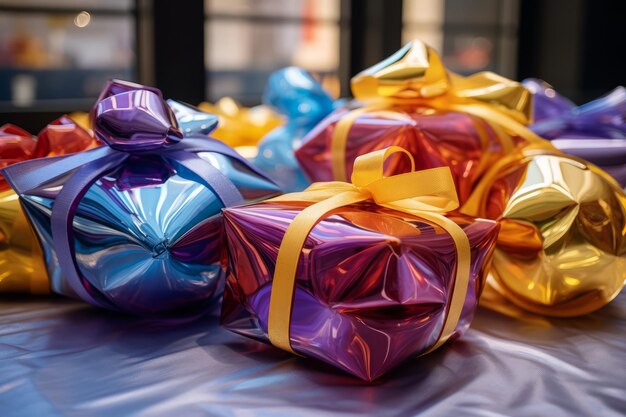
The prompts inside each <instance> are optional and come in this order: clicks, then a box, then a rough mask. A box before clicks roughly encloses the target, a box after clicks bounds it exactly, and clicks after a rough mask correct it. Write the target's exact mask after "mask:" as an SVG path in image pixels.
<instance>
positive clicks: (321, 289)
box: [222, 147, 498, 380]
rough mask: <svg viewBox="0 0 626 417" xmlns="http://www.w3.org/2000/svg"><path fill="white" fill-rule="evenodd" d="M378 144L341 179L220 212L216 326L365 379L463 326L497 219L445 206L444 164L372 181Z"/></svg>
mask: <svg viewBox="0 0 626 417" xmlns="http://www.w3.org/2000/svg"><path fill="white" fill-rule="evenodd" d="M390 149H391V150H392V153H393V152H398V151H397V149H400V150H401V151H402V152H406V151H404V150H402V149H401V148H398V147H392V148H390ZM388 151H389V150H388V149H385V150H381V151H378V152H373V153H371V154H367V155H365V156H362V157H359V158H357V160H356V162H355V171H354V173H353V176H352V179H353V181H352V182H353V183H352V184H349V183H343V182H329V183H316V184H313V185H311V186H310V187H309V188H308V189H307V190H305V191H303V192H301V193H293V194H286V195H284V196H281V197H278V198H276V199H273V200H269V201H267V202H263V203H259V204H254V205H249V206H244V207H235V208H228V209H226V210H225V211H224V217H225V228H226V238H227V244H228V255H229V259H228V262H229V263H228V265H229V268H228V271H229V272H228V275H227V280H226V288H225V293H224V304H223V308H222V323H223V325H224V326H226V328H228V329H230V330H232V331H234V332H237V333H239V334H242V335H245V336H248V337H251V338H254V339H257V340H259V341H263V342H270V343H272V344H273V345H275V346H277V347H280V348H281V349H284V350H287V351H291V352H295V353H297V354H299V355H304V356H309V357H312V358H316V359H318V360H321V361H324V362H327V363H329V364H331V365H334V366H336V367H338V368H340V369H342V370H344V371H346V372H349V373H351V374H353V375H356V376H357V377H359V378H362V379H365V380H373V379H376V378H378V377H380V376H381V375H383V374H384V373H385V372H387V371H389V370H390V369H392V368H394V367H395V366H397V365H398V364H399V363H401V362H402V361H404V360H406V359H408V358H411V357H417V356H418V355H420V354H423V353H425V352H429V351H431V350H434V349H436V348H437V347H439V346H440V345H441V344H443V343H444V342H445V341H446V340H449V339H453V338H456V337H458V336H459V335H461V334H462V333H463V332H464V331H465V330H466V329H467V328H468V326H469V324H470V321H471V319H472V317H473V314H474V310H475V308H476V306H477V299H478V296H479V294H480V291H481V288H482V284H483V277H484V273H485V270H486V268H487V267H488V263H489V259H490V257H491V253H492V251H493V248H494V244H495V240H496V237H497V234H498V225H497V224H496V223H495V222H493V221H490V220H483V219H476V218H472V217H467V216H463V215H459V214H454V213H452V212H451V210H453V209H454V208H455V207H457V206H458V199H457V197H456V191H455V190H454V183H453V180H452V176H451V174H450V170H449V168H447V167H443V168H435V169H432V170H425V171H419V172H410V173H407V174H401V175H396V176H392V177H385V178H383V176H382V166H383V162H384V159H386V156H387V155H383V156H382V157H381V153H385V152H386V153H389V152H388ZM372 158H374V159H375V160H374V163H375V165H376V164H378V165H377V166H378V168H377V169H375V170H374V171H377V174H376V175H375V176H374V178H372V177H369V178H368V175H369V174H368V173H367V172H366V171H368V170H367V167H365V169H361V168H363V167H359V164H360V163H361V162H364V161H368V159H369V162H372V161H371V160H372ZM376 158H379V159H377V160H376ZM379 162H380V163H379ZM411 162H412V159H411ZM366 165H367V164H366ZM370 165H371V164H370ZM369 172H370V173H371V172H372V171H371V170H370V171H369ZM416 184H421V185H416ZM396 199H397V200H396ZM446 213H447V214H446Z"/></svg>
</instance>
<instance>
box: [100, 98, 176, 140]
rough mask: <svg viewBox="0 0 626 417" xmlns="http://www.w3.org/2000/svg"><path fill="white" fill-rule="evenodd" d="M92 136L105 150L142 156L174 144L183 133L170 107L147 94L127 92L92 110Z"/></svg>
mask: <svg viewBox="0 0 626 417" xmlns="http://www.w3.org/2000/svg"><path fill="white" fill-rule="evenodd" d="M94 127H95V133H96V136H97V137H98V139H100V140H102V141H103V142H104V143H106V144H107V145H109V147H111V148H113V149H115V150H118V151H123V152H142V151H148V150H154V149H158V148H162V147H165V146H167V145H171V144H174V143H178V142H180V141H181V139H182V138H183V133H182V131H181V130H180V129H179V127H178V122H177V121H176V118H175V116H174V113H173V112H172V110H171V109H170V107H169V106H168V105H167V104H166V103H165V101H164V100H163V98H162V97H161V96H159V95H157V94H156V93H154V92H153V91H150V90H131V91H125V92H122V93H119V94H115V95H112V96H109V97H106V98H104V99H102V100H101V101H100V102H99V103H98V105H97V106H96V111H95V126H94Z"/></svg>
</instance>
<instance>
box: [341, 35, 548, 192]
mask: <svg viewBox="0 0 626 417" xmlns="http://www.w3.org/2000/svg"><path fill="white" fill-rule="evenodd" d="M351 88H352V94H353V95H354V97H355V98H356V99H357V100H360V101H363V102H365V103H367V105H366V106H365V107H362V108H359V109H356V110H352V111H350V112H348V113H347V114H346V115H345V116H343V117H342V119H341V120H340V121H339V122H338V123H337V125H336V127H335V130H334V131H333V136H332V145H331V147H332V167H333V177H334V178H335V179H336V180H340V181H345V177H346V169H345V152H346V144H347V141H348V134H349V132H350V128H351V127H352V125H353V124H354V122H355V121H356V119H357V118H358V117H359V116H361V115H362V114H364V113H367V112H371V111H377V110H384V109H389V108H391V107H392V106H394V105H412V106H425V107H429V108H433V109H436V110H449V111H458V112H462V113H467V114H470V115H472V116H476V117H479V118H481V119H483V120H485V121H486V122H487V123H488V124H489V125H490V127H491V128H492V129H493V131H494V132H495V134H496V135H497V137H498V139H499V141H500V143H501V145H502V150H503V152H504V153H505V154H506V153H509V152H511V151H512V150H513V149H514V148H515V144H514V143H513V140H512V139H511V137H510V135H509V134H507V132H510V133H512V134H515V135H517V136H520V137H522V138H524V139H526V140H527V141H528V142H529V143H534V144H541V145H540V146H542V147H544V148H546V149H554V148H553V147H552V145H551V144H550V143H549V142H548V141H545V140H544V139H542V138H540V137H539V136H537V135H536V134H535V133H533V132H532V131H530V130H529V129H528V128H527V127H526V125H528V124H529V123H531V121H532V94H531V93H530V91H528V90H527V89H526V88H525V87H524V86H523V85H522V84H520V83H518V82H515V81H512V80H509V79H507V78H504V77H501V76H499V75H497V74H494V73H492V72H480V73H477V74H474V75H472V76H469V77H462V76H460V75H457V74H454V73H451V72H448V71H447V70H446V68H445V67H444V65H443V63H442V62H441V59H440V58H439V56H438V55H437V53H436V52H435V50H434V49H432V48H431V47H429V46H427V45H426V44H424V43H423V42H421V41H419V40H413V41H411V42H409V43H408V44H407V45H405V46H404V47H403V48H402V49H400V50H399V51H398V52H396V53H395V54H394V55H392V56H390V57H389V58H387V59H386V60H384V61H382V62H380V63H378V64H376V65H374V66H373V67H371V68H368V69H366V70H365V71H363V72H361V73H359V74H357V75H356V76H354V77H353V78H352V80H351ZM477 128H478V126H477ZM479 130H480V129H479Z"/></svg>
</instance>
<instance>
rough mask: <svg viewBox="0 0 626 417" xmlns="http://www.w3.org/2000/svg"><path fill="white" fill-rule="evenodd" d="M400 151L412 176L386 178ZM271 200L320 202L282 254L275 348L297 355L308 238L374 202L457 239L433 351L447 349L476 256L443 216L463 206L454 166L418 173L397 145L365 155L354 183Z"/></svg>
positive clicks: (272, 320)
mask: <svg viewBox="0 0 626 417" xmlns="http://www.w3.org/2000/svg"><path fill="white" fill-rule="evenodd" d="M397 153H403V154H405V155H407V156H408V157H409V158H410V160H411V167H412V168H411V172H408V173H405V174H399V175H393V176H390V177H385V176H384V175H383V167H384V163H385V161H386V160H387V158H389V157H390V156H391V155H393V154H397ZM268 201H273V202H312V203H315V204H313V205H310V206H309V207H307V208H305V209H304V210H303V211H302V212H300V213H299V214H298V215H297V216H296V217H295V218H294V219H293V221H292V222H291V224H290V225H289V227H288V228H287V230H286V232H285V236H284V237H283V240H282V242H281V245H280V248H279V251H278V257H277V259H276V268H275V270H274V277H273V281H272V293H271V296H270V308H269V317H268V335H269V339H270V342H271V343H272V344H273V345H274V346H276V347H278V348H281V349H283V350H286V351H289V352H292V353H295V352H294V351H293V349H292V347H291V341H290V333H289V328H290V323H291V311H292V305H293V297H294V289H295V283H296V270H297V267H298V262H299V259H300V254H301V252H302V248H303V247H304V243H305V241H306V238H307V236H308V235H309V233H310V232H311V230H312V229H313V227H314V226H315V225H316V224H317V223H318V222H319V221H320V220H321V219H322V218H323V217H324V216H326V215H327V214H328V213H330V212H332V211H333V210H335V209H337V208H340V207H344V206H347V205H350V204H355V203H359V202H363V201H373V202H374V203H376V204H377V205H379V206H383V207H387V208H390V209H393V210H396V211H400V212H403V213H408V214H411V215H414V216H418V217H420V218H423V219H425V220H427V221H430V222H432V223H434V224H436V225H438V226H440V227H441V228H443V229H444V230H445V231H447V232H448V233H449V234H450V236H451V237H452V239H453V241H454V244H455V246H456V252H457V267H456V273H455V279H454V285H453V289H452V298H451V301H450V305H449V308H448V311H447V316H446V319H445V323H444V325H443V327H442V330H441V332H440V335H439V338H438V340H437V342H436V343H435V344H434V346H433V347H432V348H431V349H430V350H429V352H430V351H431V350H434V349H436V348H438V347H439V346H441V345H442V344H443V343H445V341H446V340H448V338H449V337H450V336H451V335H452V333H453V332H454V329H455V328H456V326H457V323H458V321H459V318H460V316H461V310H462V309H463V304H464V302H465V297H466V294H467V287H468V284H469V274H470V258H471V253H470V245H469V240H468V238H467V236H466V235H465V232H464V231H463V229H462V228H461V227H460V226H459V225H457V224H456V223H454V222H453V221H452V220H450V219H448V218H447V217H445V216H444V215H443V213H447V212H449V211H452V210H455V209H456V208H458V206H459V201H458V197H457V194H456V189H455V187H454V181H453V179H452V174H451V172H450V169H449V168H448V167H440V168H433V169H428V170H423V171H415V162H414V161H413V157H412V155H411V154H410V153H409V152H407V151H406V150H405V149H403V148H401V147H398V146H391V147H389V148H386V149H382V150H379V151H375V152H371V153H368V154H365V155H361V156H359V157H358V158H357V159H356V160H355V162H354V172H353V173H352V183H351V184H350V183H345V182H324V183H314V184H312V185H311V186H310V187H309V188H307V189H306V190H304V191H303V192H300V193H292V194H286V195H283V196H280V197H276V198H273V199H271V200H268Z"/></svg>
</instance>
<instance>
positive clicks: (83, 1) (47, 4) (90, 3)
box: [1, 0, 133, 11]
mask: <svg viewBox="0 0 626 417" xmlns="http://www.w3.org/2000/svg"><path fill="white" fill-rule="evenodd" d="M1 5H2V6H17V7H41V8H54V9H80V10H87V11H92V10H91V9H94V8H95V9H99V8H101V9H108V10H111V9H113V10H130V9H131V8H132V7H133V0H54V1H51V0H2V2H1Z"/></svg>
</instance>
